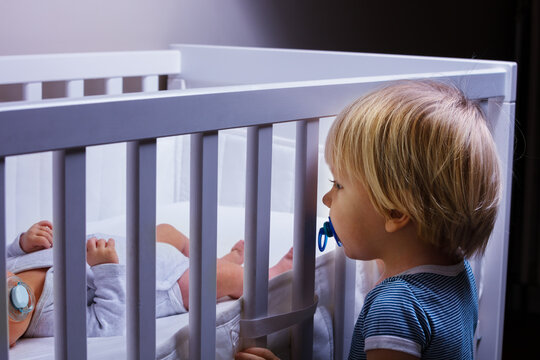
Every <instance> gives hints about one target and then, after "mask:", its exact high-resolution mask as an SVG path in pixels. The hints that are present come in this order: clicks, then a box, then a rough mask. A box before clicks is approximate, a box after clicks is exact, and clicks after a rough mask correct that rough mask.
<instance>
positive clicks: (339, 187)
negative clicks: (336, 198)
mask: <svg viewBox="0 0 540 360" xmlns="http://www.w3.org/2000/svg"><path fill="white" fill-rule="evenodd" d="M330 182H331V183H332V184H334V185H333V186H334V187H335V188H336V189H337V190H341V189H343V186H341V184H340V183H338V182H337V181H336V180H330Z"/></svg>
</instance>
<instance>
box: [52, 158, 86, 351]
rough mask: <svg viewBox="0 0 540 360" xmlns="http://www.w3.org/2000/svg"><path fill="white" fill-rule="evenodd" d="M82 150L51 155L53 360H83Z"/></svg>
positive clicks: (83, 215) (84, 287)
mask: <svg viewBox="0 0 540 360" xmlns="http://www.w3.org/2000/svg"><path fill="white" fill-rule="evenodd" d="M85 162H86V161H85V149H84V148H78V149H72V150H66V151H56V152H54V154H53V220H54V230H53V231H54V252H53V258H54V308H55V337H54V338H55V353H56V359H86V244H85V242H84V239H85V233H86V203H85V197H86V196H85V182H86V174H85V172H86V169H85V167H86V164H85Z"/></svg>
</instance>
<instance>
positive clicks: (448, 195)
mask: <svg viewBox="0 0 540 360" xmlns="http://www.w3.org/2000/svg"><path fill="white" fill-rule="evenodd" d="M325 157H326V160H327V162H328V163H329V164H330V165H331V167H332V169H333V171H334V173H335V174H341V176H343V175H345V176H348V177H349V178H350V179H351V180H358V181H360V182H361V183H362V184H363V185H364V186H365V188H366V189H367V191H368V194H369V197H370V199H371V202H372V203H373V205H374V207H375V209H377V211H378V212H379V213H380V214H381V215H383V216H385V217H386V218H387V219H388V218H390V217H391V212H392V211H393V210H398V211H399V212H401V213H404V214H407V215H409V216H410V218H411V219H412V221H413V222H414V223H415V224H416V227H417V231H418V236H419V237H420V239H422V240H423V241H426V242H428V243H431V244H433V245H434V246H436V247H438V248H439V249H441V250H443V251H444V252H445V253H447V254H449V255H453V256H458V257H460V258H461V257H470V256H472V255H474V254H475V253H480V254H482V253H483V252H484V250H485V247H486V245H487V241H488V238H489V235H490V234H491V231H492V230H493V226H494V223H495V218H496V215H497V208H498V204H499V199H500V187H501V186H500V169H499V160H498V157H497V154H496V150H495V144H494V141H493V138H492V136H491V133H490V131H489V128H488V126H487V122H486V119H485V118H484V115H483V113H482V111H481V109H480V107H479V106H478V105H477V104H476V103H474V102H472V101H470V100H468V99H467V98H466V97H465V96H464V94H463V93H462V92H461V91H460V90H458V89H457V88H455V87H454V86H450V85H446V84H442V83H438V82H433V81H402V82H398V83H395V84H393V85H390V86H387V87H385V88H382V89H380V90H377V91H374V92H372V93H370V94H368V95H366V96H364V97H362V98H360V99H358V100H357V101H355V102H354V103H352V104H351V105H349V106H348V107H347V108H345V109H344V110H343V111H342V112H341V114H339V115H338V117H337V118H336V120H335V122H334V124H333V125H332V128H331V130H330V133H329V135H328V138H327V141H326V153H325Z"/></svg>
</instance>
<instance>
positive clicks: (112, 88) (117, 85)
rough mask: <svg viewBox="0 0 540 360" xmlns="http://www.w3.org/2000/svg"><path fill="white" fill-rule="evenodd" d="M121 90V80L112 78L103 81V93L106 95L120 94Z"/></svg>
mask: <svg viewBox="0 0 540 360" xmlns="http://www.w3.org/2000/svg"><path fill="white" fill-rule="evenodd" d="M122 90H123V84H122V78H121V77H114V78H108V79H105V93H106V94H107V95H116V94H121V93H122Z"/></svg>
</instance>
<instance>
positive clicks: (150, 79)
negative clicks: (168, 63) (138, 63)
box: [142, 75, 159, 92]
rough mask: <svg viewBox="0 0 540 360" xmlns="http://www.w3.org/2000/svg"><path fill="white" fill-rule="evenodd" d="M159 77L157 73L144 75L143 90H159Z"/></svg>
mask: <svg viewBox="0 0 540 360" xmlns="http://www.w3.org/2000/svg"><path fill="white" fill-rule="evenodd" d="M158 85H159V77H158V76H157V75H149V76H143V78H142V90H143V91H144V92H151V91H158V87H159V86H158Z"/></svg>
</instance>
